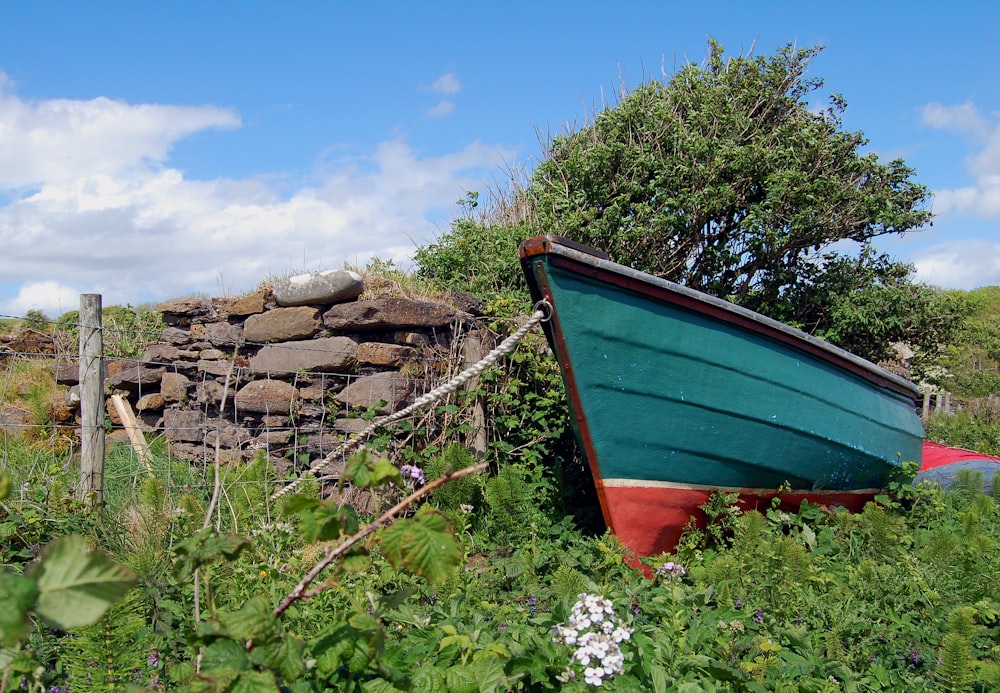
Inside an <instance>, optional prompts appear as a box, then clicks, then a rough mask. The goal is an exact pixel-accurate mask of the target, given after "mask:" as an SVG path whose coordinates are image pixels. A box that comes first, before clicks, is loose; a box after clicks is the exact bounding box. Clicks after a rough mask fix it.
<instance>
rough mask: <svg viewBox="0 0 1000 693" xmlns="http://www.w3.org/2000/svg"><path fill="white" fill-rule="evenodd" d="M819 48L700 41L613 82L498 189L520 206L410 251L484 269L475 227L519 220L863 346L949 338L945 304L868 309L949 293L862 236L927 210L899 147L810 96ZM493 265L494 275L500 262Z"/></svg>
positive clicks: (507, 225) (518, 224) (500, 231)
mask: <svg viewBox="0 0 1000 693" xmlns="http://www.w3.org/2000/svg"><path fill="white" fill-rule="evenodd" d="M820 51H821V48H806V49H796V48H794V47H793V46H791V45H789V46H786V47H784V48H782V49H780V50H778V51H777V52H776V53H775V54H774V55H773V56H756V57H755V56H750V55H746V56H743V55H741V56H739V57H735V58H728V59H727V58H725V57H724V50H723V48H722V46H720V45H719V44H718V43H716V42H714V41H713V42H711V43H710V51H709V56H708V59H707V61H706V62H705V64H704V65H703V66H698V65H693V64H691V65H686V66H684V67H683V68H681V69H680V70H679V71H677V72H676V73H675V74H674V75H673V76H672V77H671V78H670V79H669V81H667V82H660V81H656V80H653V81H650V82H647V83H645V84H643V85H641V86H639V87H638V88H636V89H635V90H633V91H631V92H628V93H624V94H623V95H622V96H621V98H620V99H619V102H618V103H617V104H616V105H614V106H611V107H608V108H606V109H605V110H603V111H601V112H600V113H598V114H597V115H596V117H595V118H594V119H593V122H592V123H591V124H589V125H587V126H585V127H583V128H581V129H579V130H576V131H573V132H569V133H568V134H564V135H561V136H558V137H555V138H553V139H552V140H551V141H550V142H549V144H548V145H547V148H546V150H545V152H544V157H543V160H542V162H541V163H540V164H539V165H538V167H537V168H536V169H535V171H534V174H533V176H532V178H531V180H530V182H529V183H527V185H526V188H525V189H523V190H520V191H516V192H515V193H513V194H511V195H508V196H507V198H513V199H515V200H517V201H518V202H519V204H518V205H517V206H516V208H517V209H518V210H519V216H517V218H511V217H510V215H508V214H504V215H501V217H502V221H501V222H500V223H499V224H497V223H490V221H489V220H490V215H489V214H483V215H481V216H480V221H479V222H472V221H469V220H460V221H459V222H456V223H455V224H453V228H452V232H451V233H450V234H446V235H445V236H444V237H443V238H442V239H440V240H439V242H438V243H437V244H435V245H434V246H431V247H430V252H423V254H422V255H418V263H419V264H420V266H421V268H423V269H424V271H425V274H426V275H428V276H437V277H439V278H443V277H444V275H443V274H442V273H441V272H437V271H429V270H428V268H431V269H433V268H434V267H435V257H437V258H441V259H444V258H447V262H446V263H445V262H440V263H437V267H438V269H440V265H442V264H444V265H447V266H448V267H451V268H456V269H459V270H461V271H465V270H464V269H463V268H473V267H475V268H477V269H476V276H477V277H479V278H480V279H481V278H482V277H484V276H489V273H488V268H489V267H490V265H491V263H492V262H495V261H496V260H495V259H493V258H492V257H491V255H490V254H489V253H486V254H484V253H483V252H481V251H482V249H483V245H482V243H481V242H477V241H476V237H477V236H479V235H480V234H481V238H482V239H485V240H487V241H488V243H487V244H486V245H487V247H491V248H498V247H499V245H501V243H497V241H498V240H500V239H502V241H503V243H502V244H509V242H510V235H511V232H512V231H516V232H522V233H523V232H524V231H527V230H528V229H531V231H527V233H524V235H525V236H526V235H530V233H532V232H544V233H554V234H558V235H561V236H565V237H567V238H570V239H572V240H576V241H580V242H583V243H586V244H588V245H591V246H594V247H597V248H600V249H602V250H605V251H607V252H609V253H610V254H611V257H612V259H614V260H616V261H617V262H620V263H622V264H626V265H630V266H632V267H635V268H637V269H640V270H643V271H646V272H649V273H651V274H655V275H658V276H662V277H665V278H667V279H671V280H673V281H676V282H679V283H681V284H685V285H687V286H689V287H691V288H694V289H698V290H701V291H705V292H707V293H710V294H713V295H716V296H720V297H723V298H727V299H729V300H732V301H734V302H736V303H739V304H741V305H743V306H745V307H747V308H750V309H753V310H757V311H759V312H762V313H765V314H768V315H771V316H773V317H776V318H778V319H783V320H785V321H786V322H790V323H791V324H793V325H795V326H797V327H802V328H803V329H806V330H808V331H811V332H814V333H816V334H818V335H819V336H824V337H826V338H828V339H830V340H831V341H834V342H835V343H837V344H839V345H840V346H843V347H845V348H847V349H849V350H851V351H854V352H855V353H858V354H859V355H861V356H865V357H868V358H873V359H877V358H879V357H880V356H882V355H883V354H884V353H885V351H886V350H887V349H888V346H889V344H891V343H892V342H897V341H907V340H912V339H917V338H919V339H920V340H921V344H930V343H931V342H943V341H947V339H948V337H949V335H950V332H949V331H948V330H949V329H952V328H953V325H954V324H955V322H956V321H955V320H953V319H951V318H953V317H954V315H953V314H952V313H949V314H948V315H946V316H944V317H945V318H947V319H943V320H939V321H934V320H928V321H925V322H924V323H920V321H919V320H917V321H914V320H910V319H908V318H907V317H906V316H904V315H902V314H891V315H890V314H885V313H883V312H882V311H884V310H901V311H911V310H916V311H917V312H918V313H920V314H921V315H929V314H930V311H932V310H937V309H941V308H947V307H948V305H949V304H948V302H947V301H944V300H939V298H940V297H939V296H938V293H939V292H938V291H937V290H935V289H932V288H930V287H917V286H914V285H913V283H912V281H911V280H910V275H911V274H912V268H911V267H908V266H906V265H903V264H901V263H896V262H893V261H891V260H890V259H889V258H886V257H885V256H880V255H878V254H876V253H873V252H871V251H870V250H864V249H865V248H866V247H868V246H867V245H866V244H868V243H869V242H870V241H871V240H872V239H874V238H877V237H879V236H883V235H887V234H903V233H906V232H908V231H911V230H914V229H919V228H921V227H922V226H924V225H925V224H929V223H930V221H931V212H930V211H929V209H928V208H927V202H928V190H927V188H926V187H925V186H923V185H921V184H919V183H917V182H916V181H915V180H914V174H915V172H914V170H913V169H912V168H910V167H908V166H907V165H906V164H905V162H904V161H902V160H898V159H897V160H894V161H891V162H889V163H887V164H886V163H882V162H881V161H880V160H879V158H878V157H877V156H876V155H875V154H866V153H864V151H863V149H864V147H865V146H866V145H867V144H868V140H867V139H865V137H864V135H863V133H861V132H850V131H847V130H845V129H844V128H843V123H842V120H841V114H842V113H843V112H844V109H845V108H846V102H845V100H844V99H843V98H842V97H841V96H839V95H833V96H831V97H830V102H829V105H828V106H827V107H826V108H824V109H820V110H817V109H816V108H815V107H814V106H813V102H812V99H813V98H814V97H815V95H816V92H817V91H818V90H819V89H820V88H821V87H822V86H823V82H822V80H819V79H814V78H808V77H807V76H806V73H807V69H808V67H809V65H810V63H811V61H812V60H813V58H815V57H816V55H817V54H819V52H820ZM501 198H503V196H501ZM851 242H853V243H851ZM422 250H427V249H422ZM483 261H485V263H486V264H485V265H484V264H483ZM846 267H850V268H851V269H852V271H850V272H847V273H846V275H845V274H844V273H843V271H844V269H845V268H846ZM497 269H498V271H497V272H496V273H494V274H493V276H495V277H497V278H498V279H501V282H504V283H505V282H506V281H507V280H508V276H509V274H510V268H509V267H508V266H507V265H502V266H501V265H498V266H497ZM457 276H458V275H456V274H455V273H452V274H451V275H450V277H451V278H452V279H454V278H457ZM518 280H519V278H518ZM834 287H836V289H837V290H836V291H834V290H833V289H834ZM873 287H878V288H873ZM890 296H891V300H889V297H890ZM852 301H859V302H860V303H859V304H858V305H856V306H855V305H854V304H853V303H852ZM852 306H854V308H852ZM863 315H864V316H867V317H865V319H864V320H862V319H861V317H862V316H863ZM842 321H847V322H849V323H850V325H848V324H847V322H843V323H842ZM928 330H929V331H928Z"/></svg>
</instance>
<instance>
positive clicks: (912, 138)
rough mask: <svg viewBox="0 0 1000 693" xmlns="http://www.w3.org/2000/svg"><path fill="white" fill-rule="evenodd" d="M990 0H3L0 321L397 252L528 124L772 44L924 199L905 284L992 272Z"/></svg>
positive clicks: (996, 226)
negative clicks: (807, 67) (713, 45)
mask: <svg viewBox="0 0 1000 693" xmlns="http://www.w3.org/2000/svg"><path fill="white" fill-rule="evenodd" d="M998 27H1000V10H998V9H996V4H995V3H993V2H986V1H985V0H982V1H971V2H956V3H951V4H942V3H940V2H923V1H921V0H915V1H911V2H905V3H903V2H900V3H891V2H879V1H878V0H869V1H868V2H857V1H855V0H844V1H842V2H837V3H806V2H801V1H797V2H755V3H750V2H738V3H737V2H705V3H691V2H685V3H682V2H633V1H629V0H622V1H619V2H590V1H587V0H577V1H576V2H563V1H559V2H518V1H514V2H503V3H501V2H496V3H486V2H479V3H475V2H473V3H469V2H463V3H459V2H360V1H359V2H332V1H331V2H305V1H298V2H296V1H286V2H280V3H279V2H253V1H239V2H237V1H236V0H233V1H232V2H220V1H216V2H191V1H185V0H179V1H174V2H162V3H151V2H149V3H147V2H135V1H134V0H132V1H129V2H101V1H99V0H98V1H95V2H88V3H76V2H69V1H65V2H52V1H46V0H38V1H36V2H31V3H27V2H20V3H14V2H8V3H4V4H3V5H2V6H0V315H14V316H19V315H23V314H24V313H25V312H26V311H27V310H28V309H31V308H37V309H41V310H43V311H45V312H46V313H47V314H48V315H50V316H57V315H59V314H61V313H63V312H65V311H67V310H72V309H75V308H76V307H78V304H79V298H78V296H79V294H80V293H101V294H103V296H104V303H105V305H111V304H124V303H131V304H133V305H135V304H139V303H143V302H149V301H159V300H164V299H167V298H174V297H178V296H186V295H191V294H194V293H202V294H209V295H222V294H227V293H229V294H232V293H240V292H242V291H245V290H249V289H252V288H254V287H255V286H256V285H257V284H258V283H259V282H260V281H261V280H263V279H266V278H268V277H274V276H280V275H284V274H287V273H289V272H298V271H303V270H317V269H327V268H331V267H341V266H343V265H344V263H352V264H360V265H363V264H364V263H365V262H366V261H367V260H368V259H369V258H371V257H372V256H379V257H382V258H386V259H393V260H395V261H397V262H399V263H405V262H406V261H407V258H408V257H409V256H410V255H411V254H412V252H413V250H414V249H415V247H416V246H417V245H420V244H424V243H428V242H431V241H433V240H434V239H435V238H436V237H437V235H438V234H440V233H442V232H444V231H446V230H447V228H448V224H449V221H450V220H451V219H452V218H453V217H454V216H455V215H456V214H457V213H458V210H457V207H456V206H455V202H456V200H458V199H459V198H461V197H462V196H463V195H464V193H465V192H466V191H470V190H481V191H485V190H486V188H487V187H488V186H489V185H490V183H491V182H493V181H496V180H497V179H501V178H503V172H504V170H505V169H506V168H510V167H515V168H520V167H527V168H528V169H529V170H530V168H531V166H532V165H533V162H534V161H535V160H536V157H537V156H538V154H539V151H540V145H539V136H540V134H541V135H542V136H544V135H545V133H547V132H550V131H551V132H558V131H560V130H561V129H562V128H563V127H564V126H565V124H567V123H576V124H581V123H584V122H585V121H586V118H587V116H588V114H589V113H591V112H593V110H594V109H595V108H599V107H600V105H601V104H602V103H613V101H614V97H613V94H614V92H615V90H616V89H617V88H619V86H620V84H621V77H622V75H624V77H625V80H626V81H627V83H628V84H631V85H632V86H635V85H637V84H639V83H641V82H643V81H645V80H648V79H652V78H660V77H662V76H663V72H665V73H666V74H667V76H669V74H671V73H672V72H673V71H674V70H675V68H676V67H678V66H680V65H683V64H684V63H685V62H688V61H691V62H700V61H701V60H702V59H703V58H704V57H705V54H706V47H707V41H708V39H709V37H714V38H716V39H718V40H719V41H721V42H722V43H723V45H724V46H725V47H726V49H727V51H728V52H729V53H730V54H737V53H739V52H741V51H746V50H747V49H749V48H750V47H751V46H754V47H755V50H756V52H757V53H764V54H770V53H772V52H773V51H774V50H776V49H777V48H779V47H781V46H783V45H785V44H786V43H788V42H795V43H797V44H798V45H799V46H811V45H817V44H821V45H824V46H825V47H826V48H825V50H824V52H823V53H822V54H821V55H820V56H819V58H817V59H816V61H814V63H813V66H812V76H817V77H822V78H823V79H824V80H825V82H826V86H825V88H824V93H829V92H838V93H841V94H843V95H844V96H845V97H846V99H847V102H848V109H847V112H846V114H845V125H846V127H848V128H850V129H854V130H862V131H864V132H865V134H866V135H867V136H868V137H869V139H870V149H871V150H872V151H874V152H876V153H877V154H878V155H879V156H880V157H882V158H884V159H887V160H888V159H891V158H894V157H902V158H904V159H905V160H906V161H907V163H909V164H910V165H911V166H913V167H915V168H916V170H917V179H918V180H919V181H920V182H922V183H924V184H926V185H928V186H929V187H930V188H931V189H932V190H933V191H934V203H933V207H934V211H935V213H936V214H937V218H936V220H935V222H934V225H933V227H932V228H928V229H926V230H923V231H919V232H914V233H911V234H907V235H906V236H904V237H903V238H890V239H885V240H884V241H883V242H882V243H881V247H882V249H884V250H886V251H888V252H890V253H891V254H893V255H894V256H896V257H897V258H898V259H901V260H906V261H909V262H913V263H914V264H915V265H916V267H917V270H918V272H917V278H918V279H919V280H922V281H926V282H929V283H932V284H936V285H939V286H944V287H949V288H962V289H970V288H974V287H976V286H982V285H993V284H1000V28H998Z"/></svg>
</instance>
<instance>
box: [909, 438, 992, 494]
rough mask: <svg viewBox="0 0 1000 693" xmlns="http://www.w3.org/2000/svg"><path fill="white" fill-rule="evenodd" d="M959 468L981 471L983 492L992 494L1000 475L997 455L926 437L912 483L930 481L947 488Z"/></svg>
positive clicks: (956, 475) (956, 478) (959, 470)
mask: <svg viewBox="0 0 1000 693" xmlns="http://www.w3.org/2000/svg"><path fill="white" fill-rule="evenodd" d="M962 471H968V472H974V473H975V474H981V475H982V481H983V489H982V490H983V492H984V493H986V494H987V495H992V494H993V493H994V489H995V484H996V480H997V475H998V474H1000V457H995V456H993V455H986V454H983V453H981V452H976V451H975V450H966V449H965V448H959V447H954V446H951V445H944V444H942V443H936V442H934V441H931V440H925V441H924V459H923V462H922V463H921V465H920V471H919V472H918V473H917V476H916V478H915V479H914V483H918V484H919V483H920V482H922V481H930V482H933V483H935V484H938V485H939V486H941V487H942V488H944V489H945V490H948V489H950V488H951V487H952V486H953V485H954V484H955V482H956V481H957V480H958V477H959V473H960V472H962Z"/></svg>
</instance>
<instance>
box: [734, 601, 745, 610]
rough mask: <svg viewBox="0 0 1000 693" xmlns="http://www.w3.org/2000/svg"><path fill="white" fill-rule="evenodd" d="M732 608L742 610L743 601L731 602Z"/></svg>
mask: <svg viewBox="0 0 1000 693" xmlns="http://www.w3.org/2000/svg"><path fill="white" fill-rule="evenodd" d="M733 606H734V607H735V608H736V609H742V608H743V600H742V599H737V600H736V601H735V602H733Z"/></svg>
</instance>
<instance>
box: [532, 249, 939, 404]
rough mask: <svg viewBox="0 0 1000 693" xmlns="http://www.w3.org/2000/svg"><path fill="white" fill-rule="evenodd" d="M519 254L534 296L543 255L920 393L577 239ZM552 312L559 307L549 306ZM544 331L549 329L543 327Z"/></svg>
mask: <svg viewBox="0 0 1000 693" xmlns="http://www.w3.org/2000/svg"><path fill="white" fill-rule="evenodd" d="M518 254H519V255H520V258H521V262H522V265H523V267H524V270H525V272H524V274H525V276H526V278H527V279H528V283H529V285H530V288H531V290H532V294H533V295H534V298H535V299H536V300H537V299H540V298H546V297H545V296H544V292H543V291H542V287H540V286H539V284H538V281H537V278H536V277H535V275H534V272H533V271H530V268H529V264H530V263H531V261H532V259H534V258H536V257H540V256H547V257H548V258H549V262H550V264H551V265H552V266H553V267H554V268H558V269H563V270H568V271H570V272H574V273H576V274H578V275H580V276H584V277H589V278H592V279H596V280H599V281H603V282H604V283H607V284H611V285H614V286H617V287H619V288H621V289H624V290H627V291H632V292H635V293H638V294H640V295H644V296H647V297H649V298H651V299H653V300H656V301H660V302H663V303H666V304H669V305H674V306H678V307H680V308H683V309H686V310H690V311H692V312H694V313H697V314H701V315H705V316H709V317H713V318H715V319H718V320H720V321H722V322H725V323H728V324H731V325H734V326H736V327H739V328H742V329H744V330H746V331H748V332H752V333H756V334H759V335H762V336H765V337H768V338H770V339H774V340H776V341H779V342H781V343H783V344H786V345H788V346H791V347H793V348H796V349H799V350H800V351H803V352H805V353H807V354H809V355H811V356H814V357H816V358H818V359H820V360H821V361H825V362H827V363H829V364H831V365H832V366H833V367H836V368H840V369H843V370H846V371H849V372H851V373H854V374H855V375H858V376H860V377H862V378H863V379H865V380H867V381H869V382H871V383H873V384H875V385H877V386H880V387H883V388H886V389H889V390H892V391H894V392H896V393H898V394H900V395H903V396H905V397H908V398H910V399H912V400H913V401H914V406H915V405H916V402H917V401H919V398H920V397H921V391H920V388H919V387H918V386H917V385H915V384H914V383H912V382H910V381H909V380H906V379H905V378H902V377H900V376H898V375H896V374H895V373H892V372H890V371H888V370H886V369H884V368H882V367H881V366H879V365H877V364H874V363H872V362H871V361H868V360H866V359H863V358H861V357H860V356H858V355H856V354H852V353H851V352H849V351H846V350H844V349H841V348H840V347H838V346H835V345H833V344H830V343H829V342H826V341H824V340H822V339H819V338H818V337H814V336H813V335H811V334H808V333H807V332H803V331H802V330H798V329H796V328H794V327H791V326H789V325H786V324H784V323H782V322H779V321H777V320H774V319H773V318H769V317H767V316H765V315H761V314H760V313H756V312H754V311H752V310H749V309H747V308H743V307H742V306H738V305H736V304H734V303H730V302H729V301H726V300H724V299H721V298H718V297H716V296H711V295H709V294H705V293H702V292H700V291H696V290H695V289H691V288H689V287H686V286H682V285H681V284H677V283H676V282H672V281H669V280H667V279H663V278H661V277H655V276H653V275H650V274H647V273H645V272H641V271H639V270H636V269H634V268H631V267H627V266H625V265H620V264H618V263H615V262H612V261H610V260H609V259H608V255H607V254H606V253H603V252H601V251H598V250H595V249H591V248H589V247H588V246H585V245H582V244H580V243H576V242H573V241H569V240H567V239H564V238H561V237H559V236H553V235H545V236H535V237H533V238H530V239H528V240H526V241H524V242H523V243H522V244H521V246H520V248H519V249H518ZM553 310H557V308H555V307H553ZM546 330H547V331H548V330H549V327H548V326H547V325H546Z"/></svg>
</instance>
